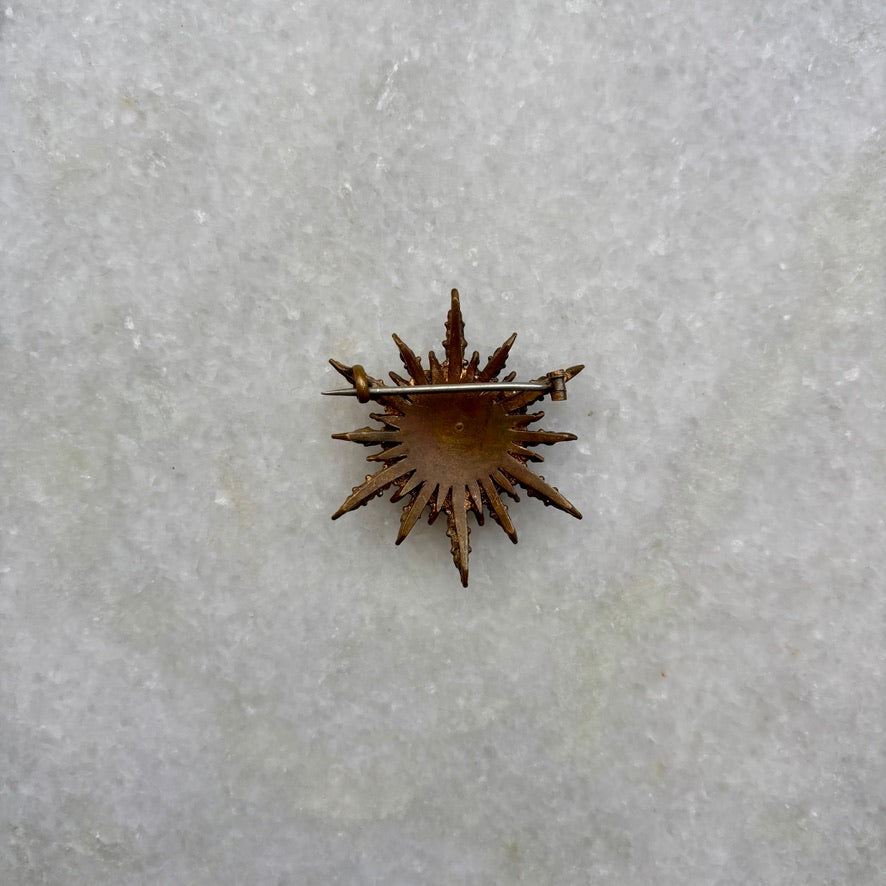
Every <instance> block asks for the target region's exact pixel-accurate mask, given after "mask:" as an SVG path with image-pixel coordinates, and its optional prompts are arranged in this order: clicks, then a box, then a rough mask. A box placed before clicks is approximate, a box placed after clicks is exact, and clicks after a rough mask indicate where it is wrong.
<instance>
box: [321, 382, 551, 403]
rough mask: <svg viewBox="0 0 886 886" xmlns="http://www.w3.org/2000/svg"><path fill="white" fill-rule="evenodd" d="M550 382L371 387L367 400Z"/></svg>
mask: <svg viewBox="0 0 886 886" xmlns="http://www.w3.org/2000/svg"><path fill="white" fill-rule="evenodd" d="M552 387H553V385H552V384H551V383H550V382H464V383H462V384H452V385H404V386H403V387H395V388H389V387H384V388H382V387H372V386H370V388H369V398H370V399H375V398H376V397H412V396H414V395H415V394H475V393H477V394H480V393H484V392H485V391H550V390H551V389H552ZM322 393H323V394H324V395H325V396H327V397H356V396H357V389H356V388H338V389H337V390H335V391H323V392H322Z"/></svg>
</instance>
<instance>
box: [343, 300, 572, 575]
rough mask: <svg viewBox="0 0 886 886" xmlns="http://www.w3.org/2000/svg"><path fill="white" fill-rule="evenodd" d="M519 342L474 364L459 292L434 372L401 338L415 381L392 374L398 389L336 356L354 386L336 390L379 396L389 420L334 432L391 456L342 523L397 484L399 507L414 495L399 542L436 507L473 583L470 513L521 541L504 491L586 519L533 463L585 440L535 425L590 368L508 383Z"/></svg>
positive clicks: (381, 458) (356, 493)
mask: <svg viewBox="0 0 886 886" xmlns="http://www.w3.org/2000/svg"><path fill="white" fill-rule="evenodd" d="M516 337H517V334H516V333H514V334H513V335H512V336H511V337H510V338H509V339H508V340H507V341H506V342H505V343H504V344H503V345H502V346H501V347H500V348H498V350H496V351H495V353H494V354H493V355H492V356H491V357H490V358H489V360H488V361H487V363H486V365H485V366H484V367H483V368H482V369H481V368H480V355H479V353H478V352H477V351H474V353H473V355H472V356H471V358H470V360H465V349H466V344H467V343H466V342H465V337H464V322H463V321H462V316H461V307H460V304H459V297H458V291H457V290H455V289H453V290H452V306H451V308H450V311H449V315H448V317H447V319H446V338H445V339H444V341H443V348H444V353H445V357H444V359H443V361H442V362H440V360H439V359H438V357H437V356H436V354H435V353H434V352H433V351H431V352H430V354H428V368H427V369H426V368H425V367H424V366H423V365H422V363H421V360H420V359H419V358H418V357H417V356H416V355H415V354H414V353H413V351H412V350H411V349H410V348H409V347H408V346H407V345H406V344H405V343H404V342H403V341H401V340H400V338H398V337H397V335H394V341H395V342H396V344H397V347H398V348H399V350H400V357H401V359H402V361H403V365H404V366H405V367H406V372H407V373H408V375H409V378H403V377H402V376H400V375H398V374H397V373H395V372H391V373H390V377H391V379H392V380H393V382H394V385H395V387H393V388H391V387H385V385H384V383H383V382H382V381H381V380H379V379H375V378H372V377H370V376H368V375H367V374H366V371H365V370H364V369H363V367H362V366H345V365H344V364H343V363H339V362H338V361H337V360H330V361H329V362H330V363H331V364H332V365H333V366H334V367H335V369H336V370H337V371H338V372H340V373H341V374H342V375H343V376H344V377H345V378H346V379H347V380H348V381H349V382H350V384H351V385H352V387H351V388H346V389H343V390H340V391H327V392H326V393H330V394H350V395H356V397H357V399H358V400H359V401H360V402H361V403H365V402H367V401H368V400H375V401H377V402H378V403H379V404H380V405H382V406H384V409H385V411H384V412H380V413H372V414H371V417H372V418H373V419H375V420H376V421H378V422H380V423H381V426H380V427H366V428H360V429H359V430H356V431H350V432H349V433H346V434H334V435H333V437H334V439H336V440H350V441H351V442H353V443H362V444H363V445H365V446H381V447H382V448H381V450H380V451H379V452H375V453H373V454H372V455H369V456H367V460H368V461H373V462H381V463H383V465H384V466H383V467H382V468H381V470H379V471H378V472H377V473H375V474H372V475H369V476H367V477H366V479H365V480H364V482H363V483H361V484H360V485H359V486H355V487H354V489H353V491H352V493H351V495H349V496H348V497H347V499H345V501H344V503H343V504H342V506H341V507H340V508H339V509H338V510H337V511H336V512H335V513H334V514H333V515H332V519H333V520H336V519H338V518H339V517H341V516H342V514H346V513H347V512H348V511H353V510H354V509H355V508H358V507H360V506H361V505H364V504H366V503H367V502H368V501H369V500H370V499H372V498H375V497H376V496H378V495H383V494H384V492H385V490H386V489H388V488H390V487H394V495H393V496H392V498H391V501H400V500H401V499H404V498H407V499H408V501H407V502H406V505H405V506H404V508H403V515H402V517H401V519H400V531H399V532H398V534H397V539H396V543H397V544H400V543H401V542H402V541H403V539H405V538H406V536H407V535H409V533H410V532H411V530H412V528H413V527H414V526H415V524H416V523H417V522H418V520H419V518H420V517H421V516H422V514H423V513H424V511H425V509H429V514H428V522H429V523H433V522H434V521H435V520H436V519H437V517H438V516H439V515H440V513H441V512H444V511H445V513H446V522H447V528H446V533H447V535H448V536H449V538H450V541H451V550H452V559H453V561H454V562H455V565H456V567H457V568H458V571H459V574H460V575H461V582H462V584H463V585H464V586H465V587H467V584H468V554H469V553H470V551H471V548H470V545H469V544H468V537H469V536H470V528H469V526H468V512H469V511H473V512H474V516H475V517H476V520H477V523H478V524H479V525H481V526H482V525H483V515H484V511H488V512H489V514H490V515H491V516H492V519H493V520H495V522H496V523H498V524H499V526H501V528H502V529H503V530H504V531H505V533H507V535H508V537H509V538H510V539H511V541H513V542H514V544H516V543H517V533H516V531H515V530H514V526H513V524H512V523H511V518H510V516H509V514H508V508H507V505H505V504H504V502H503V501H502V498H501V493H504V494H505V495H508V496H510V497H511V498H513V499H514V500H515V501H519V497H518V495H517V493H516V490H515V486H522V487H523V488H524V489H525V490H526V491H527V493H528V494H529V496H530V497H532V498H539V499H541V500H542V501H543V502H544V504H545V505H546V506H547V505H553V506H554V507H555V508H559V509H560V510H562V511H565V512H566V513H567V514H572V516H573V517H577V518H579V519H581V514H580V513H579V512H578V511H577V510H576V508H575V507H574V506H573V505H572V504H571V503H570V502H569V501H567V500H566V499H565V498H564V497H563V496H562V495H561V494H560V492H559V491H558V490H557V489H556V488H555V487H553V486H550V485H549V484H548V483H546V482H545V480H544V478H543V477H541V476H539V475H538V474H536V473H534V472H533V471H531V470H530V469H529V466H528V462H530V461H535V462H540V461H544V459H543V458H542V456H540V455H539V454H538V453H537V452H535V450H534V449H531V448H529V447H535V446H538V445H539V444H544V445H551V444H553V443H560V442H563V441H566V440H575V439H576V437H575V435H574V434H568V433H563V432H560V431H542V430H538V429H530V427H529V426H530V425H531V424H533V423H534V422H537V421H538V420H539V419H541V418H542V417H543V416H544V413H543V412H533V413H529V412H527V407H529V406H531V405H532V404H533V403H535V402H536V401H537V400H540V399H541V398H542V397H544V396H545V394H549V395H550V397H551V399H552V400H565V399H566V383H567V382H568V381H569V380H570V379H572V378H574V377H575V376H576V375H577V374H578V373H579V372H581V370H582V369H584V366H572V367H570V368H569V369H559V370H555V371H553V372H549V373H547V375H545V376H542V377H541V378H538V379H535V380H534V381H532V382H529V383H525V384H518V383H515V382H514V381H513V379H514V375H515V373H511V374H510V375H508V376H506V377H505V378H504V379H503V380H502V381H499V379H498V376H499V374H500V373H501V371H502V370H503V369H504V367H505V363H506V362H507V359H508V354H509V352H510V350H511V347H512V346H513V344H514V340H515V339H516ZM424 395H428V396H424Z"/></svg>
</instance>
